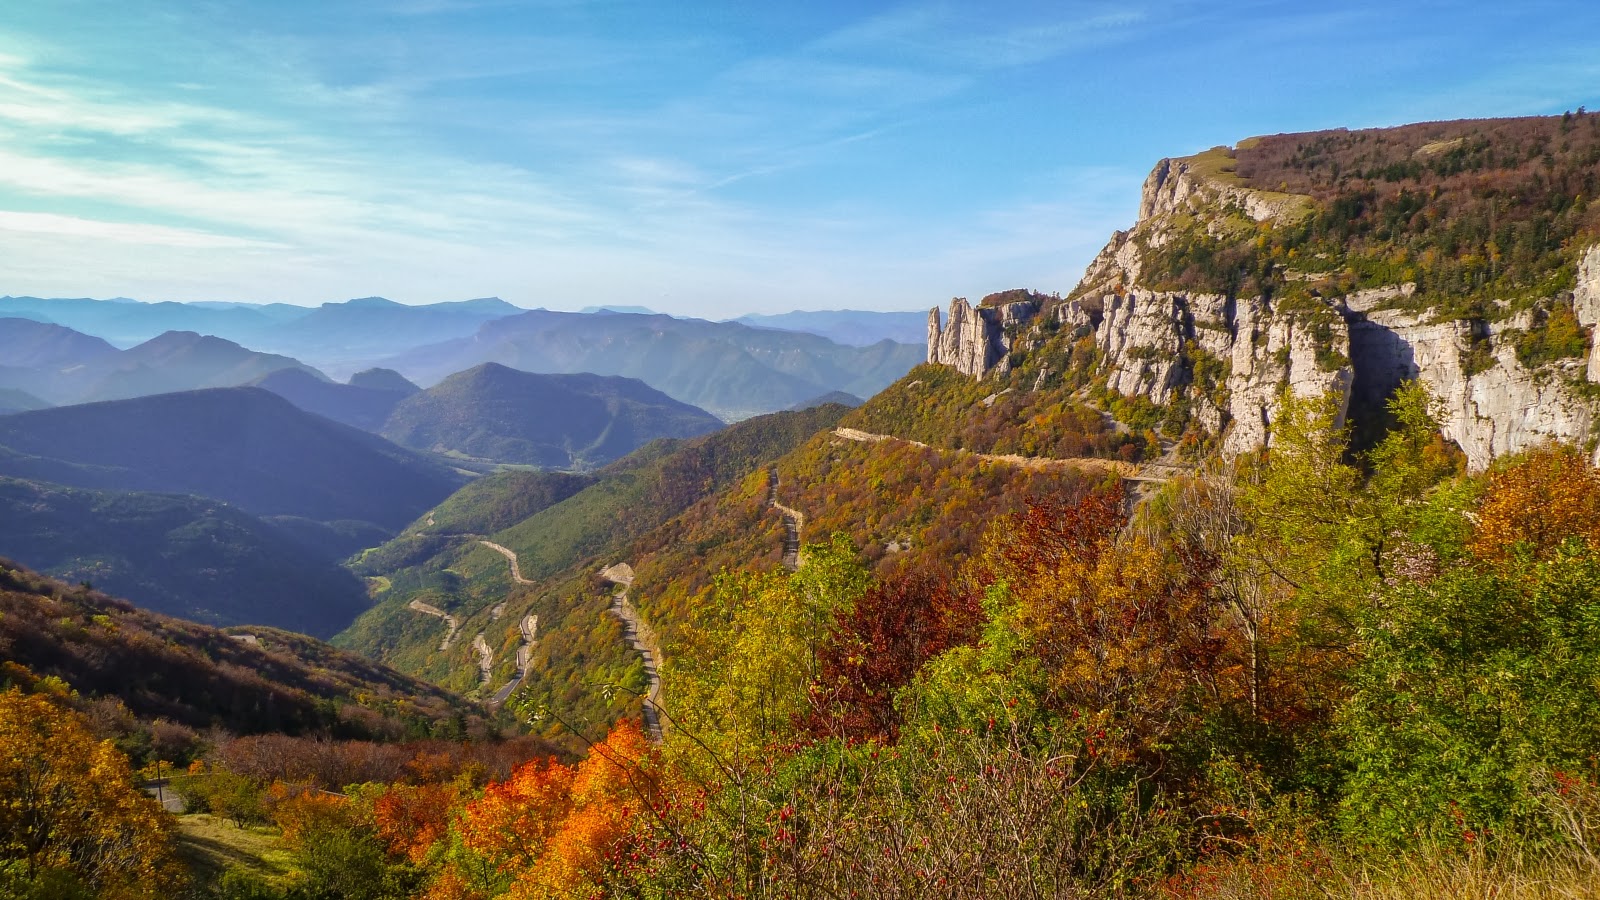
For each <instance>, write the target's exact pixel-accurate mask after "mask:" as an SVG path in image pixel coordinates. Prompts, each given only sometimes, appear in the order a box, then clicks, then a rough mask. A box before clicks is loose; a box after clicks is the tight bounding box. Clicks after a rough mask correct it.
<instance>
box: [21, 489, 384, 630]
mask: <svg viewBox="0 0 1600 900" xmlns="http://www.w3.org/2000/svg"><path fill="white" fill-rule="evenodd" d="M0 556H6V557H10V558H12V559H15V560H17V561H19V562H22V563H24V564H26V565H28V566H30V567H32V568H35V569H38V570H40V571H42V572H46V573H48V574H50V575H55V576H57V577H60V578H64V579H67V580H68V581H71V582H74V583H76V582H86V581H87V582H92V583H93V584H94V585H95V586H97V587H99V588H101V589H102V590H107V591H110V592H112V593H115V594H118V595H120V596H124V597H127V598H129V599H131V600H133V601H135V602H137V603H138V604H139V605H140V606H142V607H145V608H146V609H151V610H154V611H156V612H160V613H165V614H167V615H172V616H181V617H183V618H185V619H190V620H192V621H196V622H204V623H207V624H210V625H242V624H260V625H272V626H275V627H278V628H285V629H288V630H290V631H299V632H303V633H305V634H311V635H317V636H321V637H327V636H329V635H332V634H334V633H335V632H337V631H339V630H340V629H342V628H344V627H345V626H346V625H348V624H349V623H350V622H351V621H352V620H353V619H354V618H355V617H356V616H358V615H360V614H361V613H362V611H364V610H365V609H366V608H367V594H366V588H365V586H364V585H363V584H362V583H361V581H360V580H359V579H357V578H356V577H355V576H353V575H351V574H350V573H349V572H348V571H346V570H345V569H343V568H341V567H340V566H339V564H338V562H337V561H336V560H334V559H331V558H328V557H327V556H326V555H324V554H322V553H319V552H316V551H314V550H312V549H310V548H309V547H307V546H304V545H303V544H301V543H300V542H299V541H297V540H296V539H295V538H293V537H291V536H290V535H289V534H287V533H285V532H284V531H282V530H280V529H279V528H277V527H275V526H273V525H270V524H268V523H266V522H264V521H262V520H261V519H258V518H256V517H254V516H251V515H249V514H248V513H245V512H243V511H241V510H238V509H235V508H234V507H232V506H229V505H227V504H225V503H221V502H218V501H216V500H207V499H204V498H201V497H191V496H183V495H175V494H150V493H139V492H121V491H91V490H83V489H78V488H65V487H60V486H58V485H51V484H43V483H39V482H32V481H22V480H18V479H13V478H0Z"/></svg>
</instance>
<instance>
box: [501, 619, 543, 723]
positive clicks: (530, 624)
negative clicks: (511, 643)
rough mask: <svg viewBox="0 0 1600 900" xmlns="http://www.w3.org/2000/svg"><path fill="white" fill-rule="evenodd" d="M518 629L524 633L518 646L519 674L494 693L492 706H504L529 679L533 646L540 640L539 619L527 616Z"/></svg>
mask: <svg viewBox="0 0 1600 900" xmlns="http://www.w3.org/2000/svg"><path fill="white" fill-rule="evenodd" d="M517 628H518V629H519V630H520V631H521V632H522V643H521V644H519V645H518V646H517V674H516V677H515V678H512V679H511V680H510V681H508V682H506V683H505V686H504V687H502V688H500V690H498V691H495V692H494V696H493V697H490V698H489V705H490V706H503V705H504V704H505V702H506V701H507V700H510V699H511V695H512V694H514V693H516V692H517V688H519V687H522V682H524V681H526V680H527V678H528V663H529V661H530V660H532V659H533V645H534V644H535V643H537V642H538V640H539V617H538V616H535V615H526V616H523V617H522V621H521V622H519V623H517Z"/></svg>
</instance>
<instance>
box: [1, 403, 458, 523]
mask: <svg viewBox="0 0 1600 900" xmlns="http://www.w3.org/2000/svg"><path fill="white" fill-rule="evenodd" d="M108 435H115V436H116V439H115V440H108V439H106V437H107V436H108ZM0 474H4V475H8V476H12V477H17V478H29V479H35V480H39V481H49V482H54V483H57V484H64V485H72V486H77V487H87V488H98V489H117V490H143V491H170V492H181V493H191V494H199V495H201V496H206V497H212V498H215V499H218V500H225V501H228V502H230V503H234V504H237V505H238V506H240V507H241V508H243V509H245V510H247V511H250V512H253V513H256V514H258V515H292V516H300V517H303V518H307V519H313V520H316V521H324V522H327V521H335V520H341V519H353V520H357V521H366V522H373V523H376V524H377V525H380V526H384V527H387V528H391V529H397V528H400V527H402V526H404V525H405V523H407V522H409V521H411V520H412V519H414V518H415V517H416V516H417V515H419V514H421V513H422V511H423V510H425V509H427V508H428V507H430V506H432V505H433V504H435V503H437V502H438V501H439V500H442V499H443V498H444V497H446V496H448V495H449V493H450V492H451V490H453V489H454V488H455V487H457V486H458V485H459V484H460V483H461V481H462V479H461V477H460V476H459V475H457V474H456V473H454V472H452V471H450V470H448V469H445V468H444V467H443V466H441V465H439V464H437V463H434V462H431V461H428V460H426V459H423V458H421V457H419V456H417V455H416V454H414V453H412V452H410V451H407V450H404V449H401V448H400V447H396V446H395V445H393V444H391V443H389V442H388V441H385V440H383V439H381V438H379V437H377V436H375V435H371V434H367V433H365V432H362V431H357V430H356V429H353V428H350V427H347V426H344V425H339V424H337V423H335V422H330V421H328V420H326V419H323V418H320V417H317V416H313V415H310V414H308V413H304V412H301V411H300V410H298V409H296V408H294V407H293V406H292V405H290V404H289V403H288V401H286V400H283V399H282V398H280V397H277V396H275V395H273V394H270V393H268V392H266V391H262V390H258V389H255V388H233V389H218V390H210V391H193V392H188V393H179V394H162V395H159V396H154V397H142V398H138V399H135V400H123V401H115V402H107V403H89V404H83V405H80V406H70V407H60V408H56V409H47V410H39V411H36V412H28V413H18V414H15V415H11V416H6V417H4V418H0Z"/></svg>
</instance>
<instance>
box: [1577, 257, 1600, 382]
mask: <svg viewBox="0 0 1600 900" xmlns="http://www.w3.org/2000/svg"><path fill="white" fill-rule="evenodd" d="M1572 310H1573V312H1575V313H1577V314H1578V323H1579V324H1581V325H1582V326H1583V327H1585V328H1587V329H1589V334H1590V336H1591V337H1592V338H1594V339H1593V340H1591V341H1590V342H1589V344H1590V347H1589V360H1588V366H1587V367H1586V369H1585V373H1584V377H1585V378H1587V379H1588V380H1589V381H1596V382H1600V331H1596V330H1595V326H1597V325H1600V244H1596V245H1595V246H1593V247H1590V248H1589V252H1587V253H1585V254H1584V255H1583V261H1582V262H1581V263H1579V264H1578V281H1577V284H1576V285H1574V286H1573V290H1572Z"/></svg>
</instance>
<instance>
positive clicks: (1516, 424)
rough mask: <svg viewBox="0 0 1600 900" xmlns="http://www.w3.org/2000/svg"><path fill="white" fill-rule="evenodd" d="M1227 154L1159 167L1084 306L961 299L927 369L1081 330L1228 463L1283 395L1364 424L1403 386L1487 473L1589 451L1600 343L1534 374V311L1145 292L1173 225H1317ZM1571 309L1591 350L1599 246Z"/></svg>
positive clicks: (1599, 284) (985, 363) (1253, 439)
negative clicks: (1213, 217)
mask: <svg viewBox="0 0 1600 900" xmlns="http://www.w3.org/2000/svg"><path fill="white" fill-rule="evenodd" d="M1218 152H1219V151H1209V152H1208V153H1207V154H1201V156H1200V157H1195V158H1191V159H1188V160H1163V161H1162V162H1161V164H1160V165H1158V166H1157V167H1156V169H1155V171H1153V172H1152V173H1151V175H1150V177H1149V178H1148V179H1146V181H1145V185H1144V190H1143V193H1142V195H1141V198H1140V220H1139V222H1138V223H1136V224H1135V225H1134V227H1133V228H1132V229H1130V230H1129V231H1119V232H1116V233H1115V234H1113V235H1112V238H1111V240H1110V242H1109V243H1108V244H1107V245H1106V247H1105V248H1104V249H1103V250H1102V251H1101V252H1100V254H1099V255H1098V256H1097V257H1096V258H1095V260H1094V261H1093V262H1092V263H1091V264H1090V265H1089V268H1088V270H1087V271H1086V272H1085V274H1084V278H1083V280H1082V282H1080V284H1079V287H1078V289H1077V290H1076V291H1074V294H1073V296H1074V297H1076V298H1078V299H1075V300H1071V301H1057V302H1053V303H1046V304H1044V305H1043V306H1041V305H1040V304H1037V303H1033V302H1017V303H1011V304H999V305H995V306H992V307H991V306H988V305H983V306H980V307H979V308H977V309H974V308H973V307H971V306H970V305H969V304H968V303H967V302H966V301H965V300H962V299H957V300H955V301H953V302H952V303H951V305H950V315H949V319H948V322H947V323H946V324H945V325H944V326H943V327H942V328H941V327H940V323H939V315H938V310H937V309H935V310H933V311H932V312H931V313H930V314H929V321H928V361H929V362H931V363H939V364H942V365H948V366H952V367H954V368H956V369H958V370H960V371H962V372H965V373H966V374H968V375H972V376H975V377H977V376H985V375H990V374H999V375H1004V374H1005V373H1006V372H1007V371H1009V368H1010V363H1011V356H1012V354H1013V351H1019V350H1020V351H1025V350H1026V349H1027V348H1029V347H1030V346H1032V345H1033V344H1034V343H1036V342H1037V341H1038V340H1040V339H1041V335H1042V334H1043V332H1042V331H1040V326H1042V325H1044V324H1045V323H1046V322H1050V323H1051V324H1053V325H1058V326H1060V327H1063V328H1070V329H1072V330H1073V333H1075V334H1078V335H1079V336H1083V335H1092V336H1093V339H1094V343H1095V346H1096V348H1097V349H1098V351H1099V360H1100V361H1099V365H1100V367H1101V374H1102V375H1103V377H1104V379H1105V384H1106V387H1107V388H1108V389H1110V390H1112V391H1115V392H1117V393H1119V394H1122V395H1124V396H1143V397H1147V398H1149V399H1150V401H1151V402H1153V403H1155V404H1157V405H1160V406H1165V405H1167V404H1170V403H1173V402H1175V401H1177V400H1179V399H1180V398H1181V399H1182V400H1183V401H1184V402H1186V403H1188V405H1189V409H1190V411H1191V413H1192V414H1193V416H1194V418H1195V420H1196V421H1198V422H1199V423H1200V424H1201V425H1202V426H1204V427H1205V428H1206V429H1207V430H1209V431H1211V432H1212V433H1213V434H1221V435H1222V436H1223V439H1222V449H1223V451H1224V452H1225V453H1241V452H1245V451H1248V450H1251V449H1254V448H1257V447H1262V446H1267V445H1270V443H1271V440H1272V421H1273V418H1274V417H1275V415H1276V410H1277V406H1278V398H1279V397H1280V396H1281V394H1282V392H1283V391H1284V390H1285V389H1287V390H1289V391H1290V392H1292V393H1293V394H1294V395H1296V396H1300V397H1314V396H1323V395H1330V394H1331V395H1332V396H1334V397H1335V398H1337V400H1338V402H1339V404H1340V410H1341V415H1344V414H1345V413H1347V412H1351V411H1352V410H1353V411H1354V412H1351V414H1352V415H1353V416H1355V418H1356V420H1357V422H1358V424H1359V423H1360V422H1362V421H1374V420H1376V418H1377V417H1378V416H1380V415H1381V414H1382V410H1383V403H1384V401H1385V399H1386V398H1387V397H1388V396H1389V395H1390V394H1391V393H1392V392H1393V390H1394V388H1395V387H1396V386H1397V385H1399V384H1400V382H1401V381H1403V380H1406V379H1413V378H1415V379H1419V380H1421V381H1422V382H1423V383H1424V384H1426V385H1427V387H1428V388H1429V390H1430V391H1431V392H1432V393H1433V394H1434V395H1435V396H1436V397H1437V398H1438V400H1439V402H1440V415H1441V418H1442V427H1443V431H1444V435H1445V437H1447V438H1449V439H1450V440H1452V441H1454V442H1455V443H1457V444H1458V445H1459V446H1460V447H1461V448H1462V450H1463V451H1464V452H1465V454H1466V456H1467V460H1468V464H1469V466H1470V467H1471V468H1473V469H1474V470H1481V469H1483V468H1485V467H1486V466H1488V465H1489V463H1490V462H1491V461H1492V460H1493V459H1494V458H1495V457H1496V456H1499V455H1502V454H1506V453H1514V452H1517V451H1520V450H1524V449H1527V448H1529V447H1532V446H1535V445H1537V444H1539V443H1541V442H1544V441H1547V440H1551V439H1554V440H1560V441H1565V442H1569V443H1573V444H1576V445H1579V446H1587V445H1588V444H1589V442H1590V441H1591V440H1592V438H1593V437H1594V434H1595V431H1596V429H1597V428H1600V404H1597V403H1596V402H1595V401H1594V400H1592V399H1590V397H1589V396H1588V393H1589V392H1588V391H1586V390H1584V389H1583V388H1582V387H1581V384H1582V383H1584V382H1589V383H1600V340H1594V339H1591V349H1590V351H1589V353H1588V356H1587V358H1586V359H1582V360H1565V361H1558V362H1555V363H1549V364H1545V365H1542V366H1540V367H1539V368H1537V369H1529V368H1527V367H1525V366H1524V365H1523V364H1522V363H1521V362H1520V361H1519V360H1518V358H1517V352H1516V346H1515V341H1514V340H1512V339H1511V338H1512V337H1513V336H1514V335H1515V334H1516V333H1518V332H1522V331H1526V330H1527V329H1529V328H1530V327H1531V326H1532V325H1533V324H1534V323H1533V313H1531V312H1523V313H1521V314H1520V315H1518V316H1514V317H1511V318H1509V319H1507V320H1505V321H1500V322H1483V321H1470V320H1449V319H1445V320H1439V319H1438V318H1437V317H1436V316H1435V315H1434V313H1433V312H1432V311H1431V310H1430V311H1423V312H1416V311H1411V312H1407V311H1404V309H1402V308H1397V307H1403V308H1410V307H1411V305H1412V304H1409V303H1404V302H1395V301H1404V300H1405V298H1406V297H1407V296H1409V295H1410V293H1411V292H1412V286H1410V285H1405V286H1397V287H1393V288H1389V289H1384V290H1377V291H1365V292H1361V293H1357V294H1353V295H1351V296H1349V297H1343V298H1330V299H1327V300H1321V301H1309V302H1308V301H1305V300H1301V301H1299V302H1298V303H1296V304H1293V305H1292V307H1286V306H1283V305H1282V304H1277V305H1275V304H1274V303H1273V302H1272V301H1270V300H1267V299H1263V298H1259V297H1241V298H1236V299H1235V298H1228V297H1222V296H1216V295H1203V294H1185V293H1176V292H1162V291H1152V290H1147V289H1144V288H1142V287H1141V286H1140V285H1139V277H1140V272H1141V268H1142V265H1141V264H1142V260H1141V254H1142V253H1143V252H1145V251H1146V250H1147V249H1148V248H1152V247H1159V246H1161V245H1162V243H1163V242H1164V241H1165V240H1166V238H1167V237H1168V235H1169V233H1170V231H1169V229H1171V228H1173V227H1175V226H1174V224H1173V223H1174V222H1178V221H1180V220H1188V221H1193V220H1194V219H1195V218H1196V217H1199V218H1201V219H1203V218H1204V216H1205V213H1206V211H1207V210H1211V211H1215V210H1218V209H1228V210H1233V211H1234V212H1233V213H1232V214H1233V215H1234V218H1235V219H1236V220H1237V214H1236V213H1237V212H1238V211H1243V212H1244V213H1245V214H1246V215H1248V216H1249V217H1251V218H1253V219H1255V220H1257V221H1258V222H1262V221H1275V222H1282V221H1287V220H1292V219H1293V218H1295V217H1298V216H1299V215H1302V214H1303V212H1304V210H1305V208H1306V207H1305V206H1304V204H1305V203H1306V202H1307V201H1308V198H1303V197H1297V196H1294V195H1289V194H1275V193H1271V192H1262V191H1254V190H1250V189H1248V188H1244V187H1240V186H1237V185H1236V184H1234V183H1233V181H1234V180H1232V179H1229V178H1226V177H1221V178H1219V177H1215V176H1214V173H1213V174H1207V172H1208V171H1212V170H1215V169H1217V167H1218V166H1221V165H1223V164H1224V163H1225V161H1226V160H1225V158H1218V157H1216V156H1215V154H1217V153H1218ZM1207 157H1212V158H1209V159H1207ZM1223 171H1226V169H1224V170H1223ZM1208 227H1209V226H1208ZM1568 300H1570V302H1571V303H1572V306H1573V310H1574V312H1575V314H1576V316H1577V318H1578V320H1579V322H1580V324H1581V325H1583V326H1584V327H1585V328H1586V329H1588V330H1589V331H1590V334H1591V336H1592V338H1593V336H1595V335H1596V334H1597V329H1600V245H1597V246H1596V247H1593V248H1590V249H1589V251H1588V252H1587V253H1586V254H1585V255H1584V256H1583V258H1582V260H1581V262H1580V264H1579V266H1578V271H1577V278H1576V282H1575V285H1574V289H1573V292H1572V294H1571V295H1570V297H1567V296H1563V297H1560V298H1550V300H1549V301H1547V304H1548V303H1550V302H1567V301H1568ZM1041 312H1043V313H1045V315H1043V316H1041V315H1040V313H1041ZM1052 320H1053V322H1052ZM1042 381H1043V376H1042V375H1041V377H1040V378H1039V379H1036V386H1037V384H1038V383H1042ZM1595 461H1596V463H1597V464H1600V451H1597V453H1596V456H1595Z"/></svg>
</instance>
